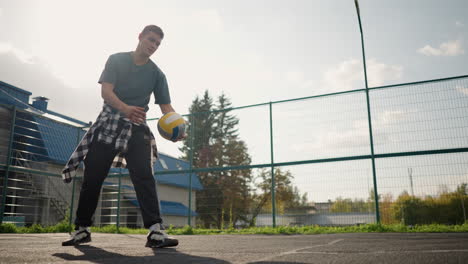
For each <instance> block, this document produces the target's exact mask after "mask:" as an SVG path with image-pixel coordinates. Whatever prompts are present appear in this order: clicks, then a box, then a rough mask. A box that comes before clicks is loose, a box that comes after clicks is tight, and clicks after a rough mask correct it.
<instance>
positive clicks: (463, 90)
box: [455, 85, 468, 95]
mask: <svg viewBox="0 0 468 264" xmlns="http://www.w3.org/2000/svg"><path fill="white" fill-rule="evenodd" d="M455 89H456V90H457V91H459V92H460V93H462V94H464V95H468V88H466V87H463V86H461V85H457V86H455Z"/></svg>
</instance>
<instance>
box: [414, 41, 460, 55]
mask: <svg viewBox="0 0 468 264" xmlns="http://www.w3.org/2000/svg"><path fill="white" fill-rule="evenodd" d="M417 51H418V52H419V53H421V54H423V55H426V56H457V55H461V54H464V53H465V50H464V49H463V46H462V42H461V41H460V40H449V41H447V42H444V43H442V44H440V46H439V48H433V47H432V46H430V45H426V46H424V47H422V48H420V49H418V50H417Z"/></svg>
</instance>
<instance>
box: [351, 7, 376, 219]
mask: <svg viewBox="0 0 468 264" xmlns="http://www.w3.org/2000/svg"><path fill="white" fill-rule="evenodd" d="M354 4H355V5H356V11H357V15H358V20H359V30H360V32H361V47H362V61H363V64H364V81H365V84H366V101H367V118H368V121H369V138H370V147H371V160H372V177H373V181H374V197H375V198H374V199H375V219H376V221H377V224H380V210H379V193H378V191H377V176H376V172H375V156H374V138H373V136H372V121H371V111H370V99H369V85H368V84H367V68H366V53H365V52H364V34H363V33H362V25H361V14H360V11H359V4H358V0H354Z"/></svg>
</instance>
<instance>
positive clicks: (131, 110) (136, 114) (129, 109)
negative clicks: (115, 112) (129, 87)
mask: <svg viewBox="0 0 468 264" xmlns="http://www.w3.org/2000/svg"><path fill="white" fill-rule="evenodd" d="M123 113H124V115H125V117H127V118H128V119H130V121H132V122H133V123H136V124H141V123H143V122H145V120H146V112H145V109H144V108H143V107H138V106H131V105H127V106H126V107H125V108H124V109H123Z"/></svg>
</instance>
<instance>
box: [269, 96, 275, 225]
mask: <svg viewBox="0 0 468 264" xmlns="http://www.w3.org/2000/svg"><path fill="white" fill-rule="evenodd" d="M270 157H271V210H272V212H271V213H272V222H273V227H276V198H275V197H276V195H275V187H276V186H275V185H276V183H275V167H274V166H273V164H274V163H275V160H274V157H273V110H272V103H271V102H270Z"/></svg>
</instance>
